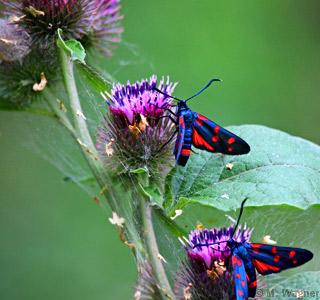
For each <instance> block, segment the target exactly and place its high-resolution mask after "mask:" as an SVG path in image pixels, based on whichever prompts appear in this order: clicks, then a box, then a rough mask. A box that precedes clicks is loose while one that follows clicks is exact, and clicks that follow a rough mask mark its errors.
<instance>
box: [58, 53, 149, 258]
mask: <svg viewBox="0 0 320 300" xmlns="http://www.w3.org/2000/svg"><path fill="white" fill-rule="evenodd" d="M59 51H60V63H61V69H62V74H63V80H64V84H65V87H66V90H67V95H68V98H69V102H70V106H71V108H72V109H71V111H72V121H73V127H74V131H73V132H72V134H73V137H74V139H75V140H76V141H77V143H78V144H79V146H80V149H81V151H82V153H83V156H84V158H85V159H86V161H87V162H88V165H89V167H90V169H91V171H92V173H93V175H94V177H95V179H96V180H97V182H98V184H99V185H100V187H101V188H104V187H105V186H106V187H107V188H106V189H104V196H105V198H106V199H107V201H108V203H109V205H110V207H111V209H112V210H113V211H116V212H117V214H118V215H119V216H120V217H127V215H125V208H124V207H122V201H121V200H120V199H119V195H121V191H117V190H116V187H115V185H116V184H115V183H114V182H113V181H114V180H112V179H111V178H110V176H109V174H108V173H107V171H106V170H105V168H104V167H103V165H102V164H101V162H100V160H98V158H97V157H98V154H97V152H96V149H95V147H94V144H93V141H92V139H91V136H90V133H89V130H88V127H87V124H86V120H85V119H84V118H83V117H81V113H82V108H81V103H80V99H79V95H78V90H77V86H76V82H75V78H74V71H73V65H74V64H73V62H72V61H71V60H70V58H69V57H68V56H67V54H66V53H65V52H64V50H63V49H59ZM79 114H80V116H79ZM125 225H126V226H125V227H126V229H127V230H126V231H125V235H126V238H127V239H129V241H128V242H129V243H133V244H134V246H135V249H136V251H134V250H133V253H134V255H135V256H136V258H137V259H138V260H141V259H142V257H143V252H145V249H144V245H143V242H142V240H141V237H140V234H139V232H138V228H136V227H135V226H134V220H132V218H131V219H129V218H126V223H125Z"/></svg>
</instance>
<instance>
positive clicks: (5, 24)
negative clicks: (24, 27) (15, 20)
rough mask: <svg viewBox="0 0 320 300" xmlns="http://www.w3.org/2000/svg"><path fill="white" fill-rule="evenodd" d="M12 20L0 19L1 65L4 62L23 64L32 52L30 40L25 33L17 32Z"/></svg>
mask: <svg viewBox="0 0 320 300" xmlns="http://www.w3.org/2000/svg"><path fill="white" fill-rule="evenodd" d="M10 21H11V20H10V19H0V63H1V61H2V60H4V61H8V62H13V61H19V62H22V60H23V58H24V57H25V56H26V55H27V54H28V53H29V52H30V51H31V49H30V38H29V36H28V35H27V33H26V32H25V31H17V30H16V28H15V27H14V26H12V25H10V24H9V22H10Z"/></svg>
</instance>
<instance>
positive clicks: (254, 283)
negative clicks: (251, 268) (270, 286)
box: [248, 280, 257, 288]
mask: <svg viewBox="0 0 320 300" xmlns="http://www.w3.org/2000/svg"><path fill="white" fill-rule="evenodd" d="M256 286H257V280H255V281H253V282H250V283H249V285H248V287H249V288H253V287H256Z"/></svg>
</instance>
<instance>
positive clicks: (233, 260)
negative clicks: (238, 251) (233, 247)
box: [232, 256, 238, 266]
mask: <svg viewBox="0 0 320 300" xmlns="http://www.w3.org/2000/svg"><path fill="white" fill-rule="evenodd" d="M237 260H238V259H237V258H236V257H235V256H232V265H233V266H235V265H236V263H237Z"/></svg>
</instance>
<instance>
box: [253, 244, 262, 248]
mask: <svg viewBox="0 0 320 300" xmlns="http://www.w3.org/2000/svg"><path fill="white" fill-rule="evenodd" d="M250 245H251V247H253V248H259V247H262V246H263V244H255V243H251V244H250Z"/></svg>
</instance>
